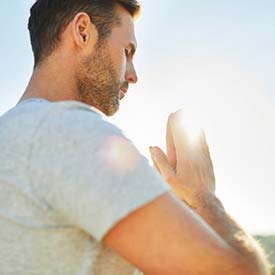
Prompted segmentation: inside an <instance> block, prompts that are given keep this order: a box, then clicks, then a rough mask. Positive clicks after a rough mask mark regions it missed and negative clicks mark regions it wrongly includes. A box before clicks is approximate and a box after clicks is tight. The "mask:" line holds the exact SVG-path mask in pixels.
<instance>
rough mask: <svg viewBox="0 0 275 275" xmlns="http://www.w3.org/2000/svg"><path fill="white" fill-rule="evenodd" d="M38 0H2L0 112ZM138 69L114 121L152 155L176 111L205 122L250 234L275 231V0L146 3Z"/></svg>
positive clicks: (17, 75) (25, 57) (18, 84)
mask: <svg viewBox="0 0 275 275" xmlns="http://www.w3.org/2000/svg"><path fill="white" fill-rule="evenodd" d="M31 2H32V1H30V0H14V1H9V0H2V1H1V2H0V30H1V38H0V39H1V43H0V60H1V62H0V83H1V85H0V98H1V100H0V115H1V114H3V113H4V112H5V111H7V110H8V109H9V108H11V107H13V106H14V105H15V104H16V103H17V101H18V100H19V98H20V96H21V95H22V93H23V91H24V89H25V87H26V85H27V82H28V80H29V77H30V75H31V72H32V65H33V58H32V52H31V48H30V42H29V36H28V32H27V20H28V16H29V7H30V5H31ZM141 3H142V5H143V12H142V16H141V18H140V19H139V21H138V22H137V29H136V35H137V39H138V44H139V45H138V51H137V55H136V69H137V71H138V74H139V83H138V84H136V85H135V86H133V87H132V88H130V91H129V92H128V94H127V96H126V98H124V100H123V101H122V104H121V109H120V111H119V113H118V114H117V115H115V117H114V118H112V119H111V121H112V122H114V123H115V124H117V125H118V126H119V127H121V128H122V129H123V130H124V132H125V134H126V135H127V136H128V137H129V138H130V139H131V140H132V141H133V142H134V143H135V144H136V146H137V147H138V148H139V150H140V151H141V152H142V153H143V154H144V155H146V156H147V157H148V158H149V152H148V147H149V146H150V145H159V146H161V147H162V148H163V149H165V147H164V144H165V127H166V120H167V117H168V115H169V113H170V112H175V111H176V110H177V109H179V108H183V109H185V108H190V107H192V108H193V109H195V110H196V111H197V114H196V118H195V119H196V120H197V119H199V118H201V119H202V120H203V121H204V125H205V131H206V134H207V138H208V143H209V147H210V151H211V153H212V159H213V162H214V167H215V172H216V181H217V195H218V197H219V198H220V199H221V200H222V201H223V203H224V205H225V207H226V209H227V211H228V212H229V213H230V214H232V216H233V217H234V218H235V219H236V220H237V221H238V222H239V223H240V224H241V225H242V226H243V227H244V228H245V229H247V230H248V231H249V232H251V233H261V234H268V233H275V214H274V213H275V199H274V197H275V175H274V173H275V78H274V73H275V2H274V1H273V0H263V1H251V0H250V1H248V0H239V1H223V0H222V1H221V0H211V1H202V0H192V1H186V0H173V1H164V0H150V1H145V0H143V1H141Z"/></svg>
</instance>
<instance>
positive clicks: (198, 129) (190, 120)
mask: <svg viewBox="0 0 275 275" xmlns="http://www.w3.org/2000/svg"><path fill="white" fill-rule="evenodd" d="M178 124H179V125H180V127H181V128H182V130H183V131H184V134H185V136H186V137H187V139H188V141H189V143H190V144H191V145H196V144H198V141H199V138H200V137H201V135H202V134H203V121H202V118H201V117H200V115H199V114H198V111H197V110H196V109H194V108H187V109H184V110H181V111H180V114H179V121H178Z"/></svg>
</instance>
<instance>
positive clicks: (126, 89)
mask: <svg viewBox="0 0 275 275" xmlns="http://www.w3.org/2000/svg"><path fill="white" fill-rule="evenodd" d="M127 91H128V87H121V88H120V90H119V99H120V100H121V99H123V98H124V97H125V95H126V93H127Z"/></svg>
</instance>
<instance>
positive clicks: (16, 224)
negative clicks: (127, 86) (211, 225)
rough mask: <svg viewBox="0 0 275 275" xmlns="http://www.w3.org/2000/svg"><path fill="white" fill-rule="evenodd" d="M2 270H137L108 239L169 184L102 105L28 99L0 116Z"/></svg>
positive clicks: (69, 274) (78, 273)
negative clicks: (130, 214) (120, 225)
mask: <svg viewBox="0 0 275 275" xmlns="http://www.w3.org/2000/svg"><path fill="white" fill-rule="evenodd" d="M0 152H1V153H0V247H1V251H0V274H3V275H15V274H20V275H24V274H26V275H38V274H39V275H59V274H62V275H134V274H139V273H140V271H139V270H138V269H137V268H136V267H134V266H133V265H131V264H130V263H129V262H127V261H126V260H125V259H124V258H122V257H121V256H119V255H118V254H117V253H116V252H115V251H113V250H112V249H111V248H110V247H108V246H106V245H104V244H103V242H102V239H103V237H104V236H105V235H106V233H107V232H108V231H109V230H110V229H111V228H112V227H113V226H114V225H115V224H116V223H118V222H119V221H120V220H121V219H123V218H124V217H126V216H127V215H128V214H129V213H131V212H133V211H134V210H136V209H138V208H139V207H141V206H143V205H145V204H147V203H149V202H150V201H152V200H153V199H155V198H156V197H158V196H160V195H162V194H164V193H165V192H168V191H170V190H171V188H170V186H169V185H168V184H167V183H166V182H164V181H163V179H162V178H161V177H160V176H159V174H158V173H157V172H156V171H155V170H154V169H152V167H151V166H150V165H149V162H148V160H147V159H146V158H145V157H144V156H142V155H141V154H140V153H139V152H138V150H137V149H136V147H135V146H134V145H133V143H132V142H131V141H130V140H129V139H128V138H126V137H125V135H124V134H123V132H122V131H121V130H120V129H119V128H118V127H116V126H115V125H113V124H111V123H109V122H108V121H106V119H105V117H104V115H103V114H102V113H101V112H100V111H98V110H97V109H95V108H93V107H90V106H89V105H86V104H84V103H81V102H77V101H59V102H49V101H47V100H45V99H28V100H24V101H22V102H20V103H19V104H17V105H16V106H15V107H14V108H12V109H11V110H10V111H8V112H7V113H5V114H4V115H2V116H1V117H0Z"/></svg>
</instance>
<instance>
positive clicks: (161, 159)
mask: <svg viewBox="0 0 275 275" xmlns="http://www.w3.org/2000/svg"><path fill="white" fill-rule="evenodd" d="M150 152H151V157H152V160H153V162H154V164H155V166H156V167H157V169H158V171H159V172H160V174H161V176H162V177H163V178H164V180H165V181H167V182H169V181H170V179H171V178H174V177H175V170H174V169H173V168H172V167H171V166H170V164H169V162H168V159H167V157H166V155H165V153H164V152H163V151H162V150H161V149H160V148H159V147H151V148H150Z"/></svg>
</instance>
